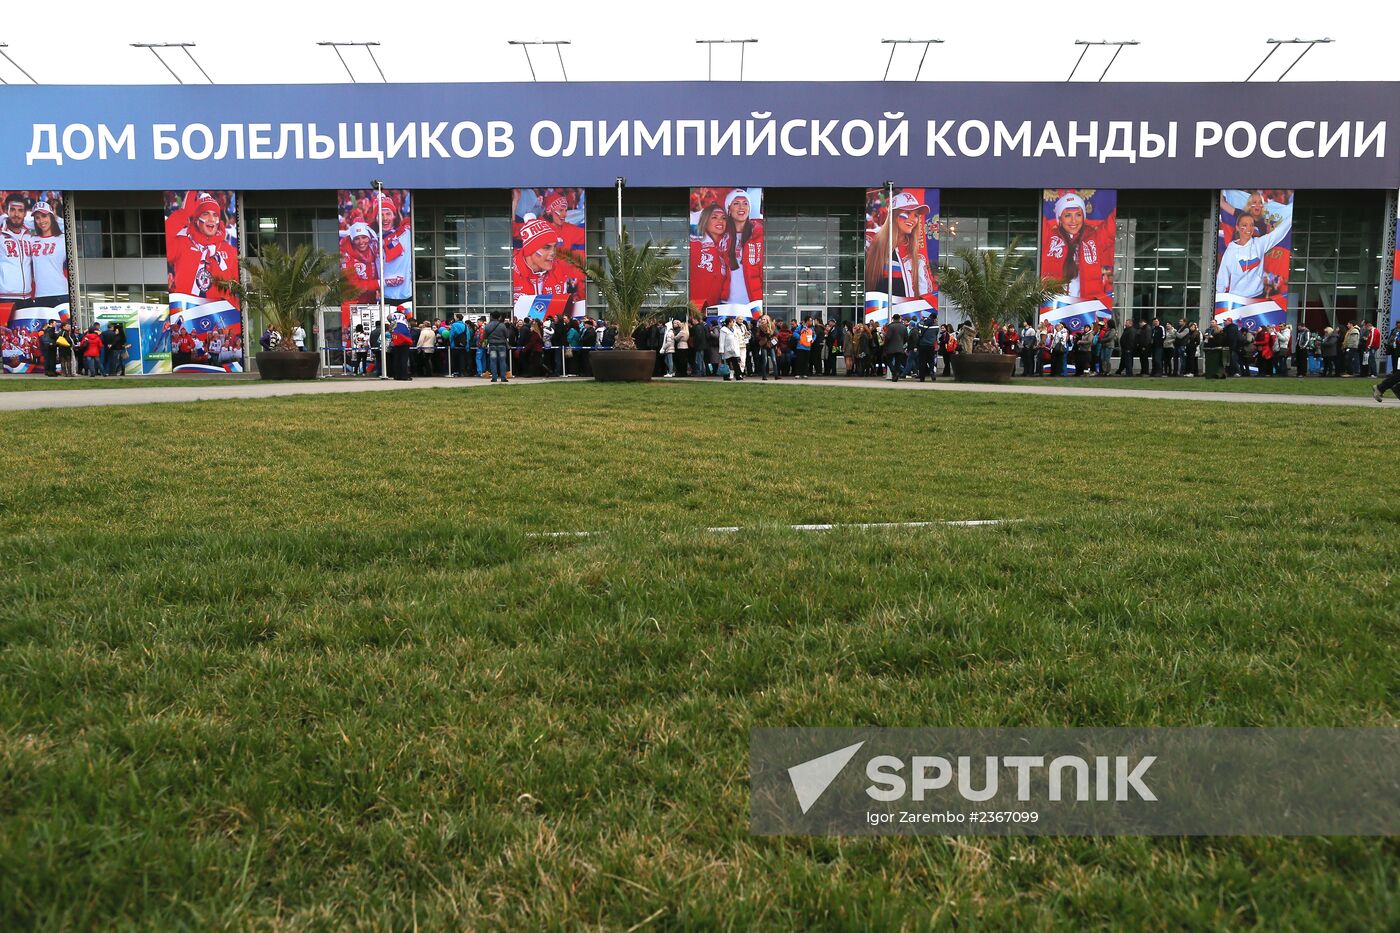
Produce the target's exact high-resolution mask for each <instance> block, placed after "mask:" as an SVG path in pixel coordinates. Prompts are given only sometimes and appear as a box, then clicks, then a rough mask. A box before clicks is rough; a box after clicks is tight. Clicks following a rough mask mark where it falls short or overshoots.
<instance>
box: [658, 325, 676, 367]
mask: <svg viewBox="0 0 1400 933" xmlns="http://www.w3.org/2000/svg"><path fill="white" fill-rule="evenodd" d="M661 358H662V359H664V360H665V361H666V372H665V374H664V375H663V376H662V377H661V378H662V379H671V378H674V377H675V375H676V322H675V321H667V322H666V324H665V325H664V326H663V327H662V328H661Z"/></svg>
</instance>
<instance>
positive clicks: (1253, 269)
mask: <svg viewBox="0 0 1400 933" xmlns="http://www.w3.org/2000/svg"><path fill="white" fill-rule="evenodd" d="M1218 246H1219V253H1218V254H1217V255H1218V256H1219V258H1220V264H1219V266H1217V267H1216V271H1215V321H1216V323H1218V324H1221V325H1224V324H1225V323H1227V322H1229V321H1234V322H1235V323H1236V324H1238V325H1239V326H1241V327H1244V328H1248V329H1249V330H1255V329H1257V328H1260V327H1270V326H1273V325H1275V324H1283V323H1286V322H1287V320H1288V273H1289V270H1290V268H1291V267H1292V265H1293V191H1292V190H1290V189H1286V188H1230V189H1226V190H1224V191H1221V192H1220V234H1219V244H1218Z"/></svg>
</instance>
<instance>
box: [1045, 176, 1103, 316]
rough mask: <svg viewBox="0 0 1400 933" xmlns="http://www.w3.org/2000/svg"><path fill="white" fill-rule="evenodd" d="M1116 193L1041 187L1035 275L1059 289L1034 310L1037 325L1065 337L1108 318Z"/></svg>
mask: <svg viewBox="0 0 1400 933" xmlns="http://www.w3.org/2000/svg"><path fill="white" fill-rule="evenodd" d="M1117 229H1118V192H1117V191H1116V190H1114V189H1112V188H1046V189H1044V190H1043V191H1041V193H1040V274H1041V275H1042V276H1048V277H1050V278H1055V279H1061V280H1063V281H1064V283H1065V290H1064V291H1063V292H1062V293H1060V294H1058V295H1056V296H1054V297H1053V298H1052V299H1051V300H1050V302H1049V303H1048V304H1046V305H1044V306H1043V307H1042V308H1041V309H1040V326H1041V328H1042V329H1043V328H1045V327H1046V326H1054V325H1056V324H1063V325H1064V326H1065V329H1066V330H1069V331H1070V332H1071V333H1072V332H1074V331H1078V330H1083V329H1084V328H1086V327H1090V326H1092V325H1093V324H1094V322H1095V321H1098V320H1100V319H1102V318H1109V317H1112V316H1113V256H1114V238H1115V236H1116V235H1117Z"/></svg>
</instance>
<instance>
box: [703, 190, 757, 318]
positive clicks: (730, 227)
mask: <svg viewBox="0 0 1400 933" xmlns="http://www.w3.org/2000/svg"><path fill="white" fill-rule="evenodd" d="M763 256H764V249H763V189H762V188H691V189H690V306H691V307H692V308H694V309H695V310H696V311H697V312H699V313H701V314H704V315H705V316H707V317H750V318H757V317H761V316H762V315H763V311H764V305H763Z"/></svg>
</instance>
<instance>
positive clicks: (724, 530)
mask: <svg viewBox="0 0 1400 933" xmlns="http://www.w3.org/2000/svg"><path fill="white" fill-rule="evenodd" d="M1019 521H1021V519H1019V518H979V519H971V520H967V521H956V522H862V523H854V524H841V523H834V524H825V525H755V526H753V527H751V528H745V526H743V525H722V526H719V527H716V528H705V529H702V530H703V531H706V532H708V533H710V534H713V535H732V534H736V533H738V532H740V531H755V530H758V529H761V528H786V529H788V530H790V531H835V530H837V529H839V528H858V529H862V530H864V529H871V528H933V527H935V526H943V527H945V528H978V527H981V526H983V525H1006V524H1010V523H1011V522H1019ZM596 534H599V532H596V531H532V532H530V533H529V534H527V535H526V536H525V537H527V538H590V537H592V536H593V535H596Z"/></svg>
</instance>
